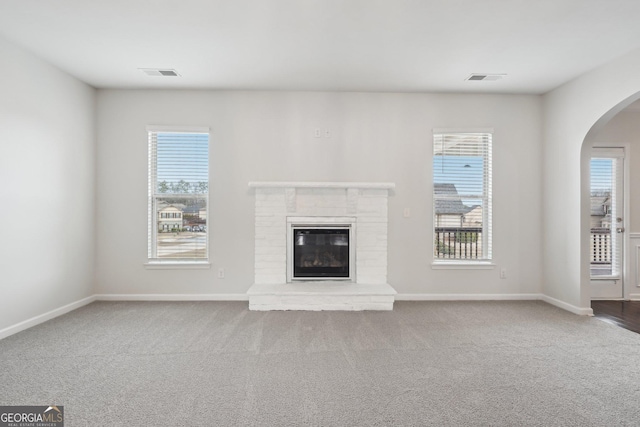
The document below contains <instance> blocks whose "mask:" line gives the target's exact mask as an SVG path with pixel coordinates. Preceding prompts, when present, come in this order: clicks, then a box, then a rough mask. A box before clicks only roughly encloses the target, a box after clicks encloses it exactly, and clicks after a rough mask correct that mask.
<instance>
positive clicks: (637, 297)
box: [629, 294, 640, 301]
mask: <svg viewBox="0 0 640 427" xmlns="http://www.w3.org/2000/svg"><path fill="white" fill-rule="evenodd" d="M629 301H640V294H629Z"/></svg>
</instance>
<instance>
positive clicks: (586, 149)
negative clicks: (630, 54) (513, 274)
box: [580, 92, 640, 300]
mask: <svg viewBox="0 0 640 427" xmlns="http://www.w3.org/2000/svg"><path fill="white" fill-rule="evenodd" d="M638 99H640V92H638V93H636V94H634V95H631V96H629V97H628V98H627V99H625V100H624V101H622V102H620V103H619V104H617V105H616V106H614V107H613V108H611V109H610V110H609V111H607V112H606V113H605V114H604V115H603V116H602V117H601V118H600V119H599V120H598V121H596V123H595V124H594V125H593V126H592V127H591V129H589V132H588V133H587V135H586V137H585V139H584V142H583V144H582V150H581V156H580V171H581V173H580V178H581V179H580V184H581V188H580V197H581V217H580V221H581V229H580V230H581V272H583V274H585V275H589V277H590V262H591V254H590V252H591V251H592V248H591V244H592V242H591V236H590V232H591V231H590V229H591V225H592V224H591V223H592V221H591V191H590V187H591V182H590V181H591V178H590V176H591V171H590V163H591V162H590V160H591V158H592V157H593V148H594V147H596V146H598V147H622V148H624V149H625V162H624V163H625V168H627V169H633V170H626V171H625V175H626V179H625V181H626V182H625V186H626V187H627V188H625V189H624V193H625V195H624V196H625V197H624V199H625V208H624V212H623V213H619V214H617V215H616V217H623V218H624V222H623V223H621V224H620V226H622V227H623V228H624V229H625V232H624V233H622V234H620V236H622V243H623V251H622V257H621V258H622V266H623V269H622V276H623V280H622V282H623V288H622V289H621V294H620V295H619V296H618V297H620V298H624V299H635V298H638V295H639V291H638V290H637V289H633V284H634V283H635V282H637V278H636V272H635V271H632V269H631V268H630V267H631V264H632V263H631V257H630V255H632V253H630V252H629V251H630V250H631V249H632V248H630V247H629V236H630V234H631V233H633V232H635V233H637V232H640V225H639V224H640V212H638V210H639V209H638V208H637V207H636V206H633V207H631V206H629V205H630V204H631V202H632V201H633V199H637V198H638V197H634V196H635V195H637V194H639V191H640V189H639V188H638V187H639V186H638V185H634V182H637V181H638V179H637V175H638V174H640V171H637V167H636V165H639V164H640V150H638V148H640V123H638V119H639V118H640V111H637V110H633V111H627V110H626V108H627V107H628V106H630V105H631V104H633V103H634V102H635V101H637V100H638ZM634 178H635V179H634ZM638 182H640V181H638ZM632 211H633V217H632V216H631V213H632ZM635 233H634V234H635ZM594 283H595V282H592V281H591V280H589V285H587V286H582V291H583V292H586V293H587V296H588V298H589V299H590V300H591V299H593V295H594V294H593V293H592V289H591V287H592V286H594ZM596 286H597V285H596Z"/></svg>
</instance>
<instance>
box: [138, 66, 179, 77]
mask: <svg viewBox="0 0 640 427" xmlns="http://www.w3.org/2000/svg"><path fill="white" fill-rule="evenodd" d="M140 70H141V71H142V72H143V73H145V74H146V75H148V76H161V77H179V76H180V74H178V72H177V71H176V70H173V69H170V68H140Z"/></svg>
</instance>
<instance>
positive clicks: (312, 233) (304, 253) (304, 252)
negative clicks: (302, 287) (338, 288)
mask: <svg viewBox="0 0 640 427" xmlns="http://www.w3.org/2000/svg"><path fill="white" fill-rule="evenodd" d="M352 233H353V227H352V225H351V224H315V225H300V224H291V228H290V232H289V239H290V241H289V244H288V245H287V246H288V250H289V255H288V258H289V260H288V261H289V280H290V281H298V280H353V279H354V270H355V269H354V267H355V266H354V265H353V263H354V261H353V256H354V252H355V251H354V246H353V245H354V237H353V235H352Z"/></svg>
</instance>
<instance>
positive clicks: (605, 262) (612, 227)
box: [589, 148, 624, 278]
mask: <svg viewBox="0 0 640 427" xmlns="http://www.w3.org/2000/svg"><path fill="white" fill-rule="evenodd" d="M593 151H594V156H593V157H592V158H591V161H590V170H591V177H590V193H591V194H590V202H591V203H590V208H591V209H590V214H591V215H590V223H591V224H590V225H591V227H590V228H591V233H590V246H589V255H590V264H591V265H590V267H591V277H592V278H594V277H620V276H621V266H622V264H621V262H622V246H623V245H622V243H623V235H622V230H623V229H624V228H623V226H624V223H623V192H622V190H623V173H622V170H623V169H622V168H623V159H624V149H622V148H594V150H593Z"/></svg>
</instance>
